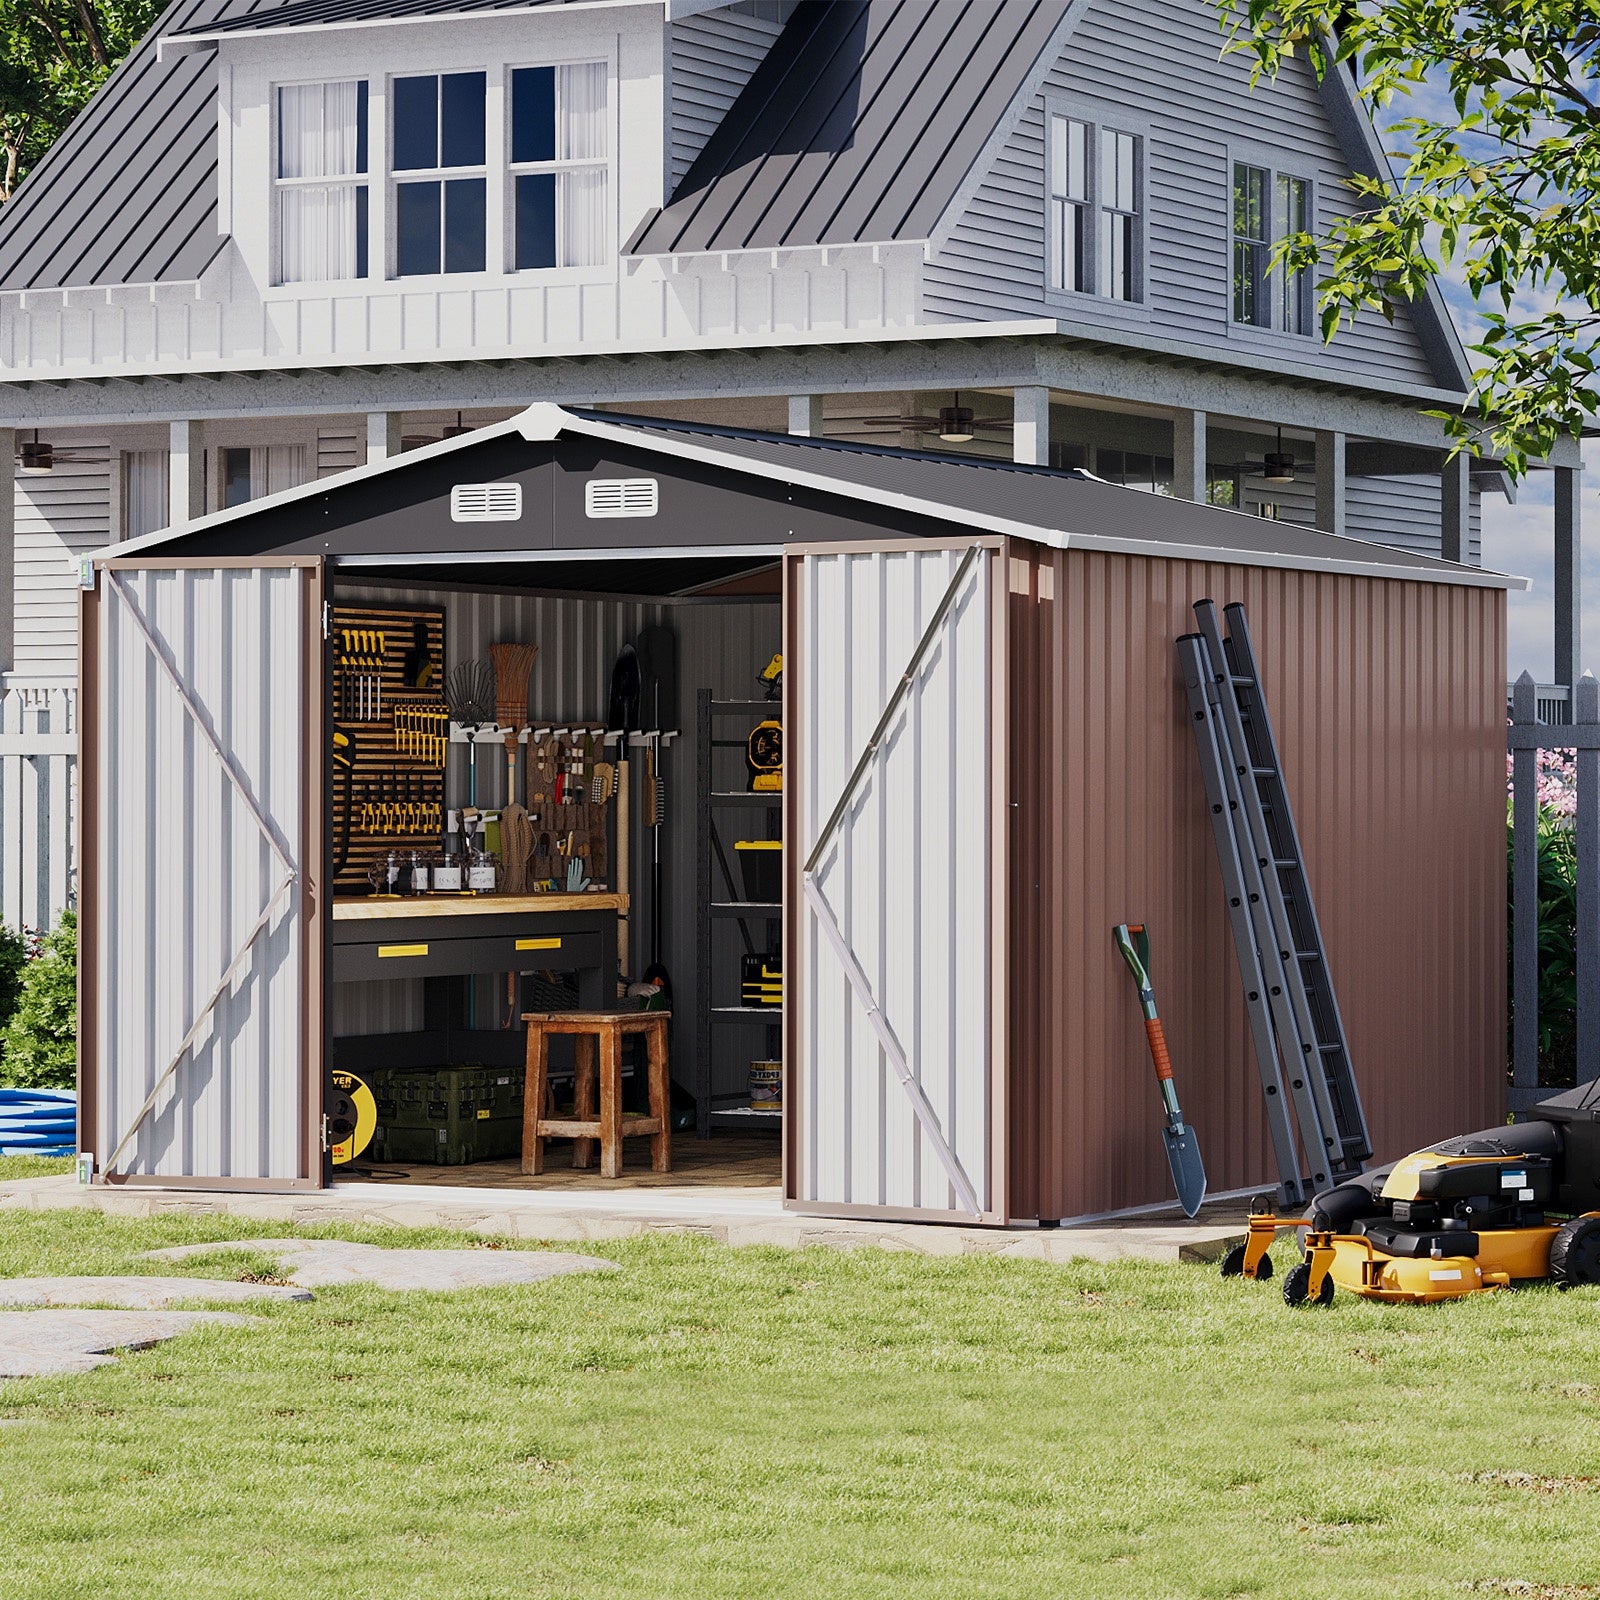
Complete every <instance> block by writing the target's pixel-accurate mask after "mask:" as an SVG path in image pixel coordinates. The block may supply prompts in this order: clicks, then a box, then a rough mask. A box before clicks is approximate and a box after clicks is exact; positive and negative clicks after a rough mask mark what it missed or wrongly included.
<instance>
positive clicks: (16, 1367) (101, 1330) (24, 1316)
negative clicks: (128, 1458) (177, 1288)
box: [0, 1311, 250, 1378]
mask: <svg viewBox="0 0 1600 1600" xmlns="http://www.w3.org/2000/svg"><path fill="white" fill-rule="evenodd" d="M249 1321H250V1319H249V1318H248V1317H241V1316H239V1315H238V1314H237V1313H236V1312H232V1311H8V1312H5V1313H4V1314H3V1315H0V1378H40V1377H48V1376H52V1375H54V1374H56V1373H63V1372H92V1371H93V1370H94V1369H95V1368H96V1367H103V1366H106V1365H107V1364H108V1363H109V1362H111V1361H112V1360H113V1359H114V1358H113V1356H112V1354H111V1352H112V1351H113V1350H146V1349H148V1348H149V1347H150V1346H151V1345H153V1344H159V1343H160V1342H161V1341H162V1340H163V1339H175V1338H177V1336H178V1335H179V1334H180V1333H187V1332H189V1330H190V1329H192V1328H197V1327H200V1326H202V1325H203V1324H205V1323H224V1324H231V1325H233V1326H235V1327H241V1328H242V1327H245V1326H247V1325H248V1323H249Z"/></svg>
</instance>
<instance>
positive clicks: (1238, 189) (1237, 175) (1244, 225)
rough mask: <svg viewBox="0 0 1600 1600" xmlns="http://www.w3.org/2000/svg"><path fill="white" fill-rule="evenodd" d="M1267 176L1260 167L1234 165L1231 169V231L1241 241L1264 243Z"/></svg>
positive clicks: (1241, 163) (1265, 235)
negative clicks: (1252, 240)
mask: <svg viewBox="0 0 1600 1600" xmlns="http://www.w3.org/2000/svg"><path fill="white" fill-rule="evenodd" d="M1266 191H1267V175H1266V173H1265V172H1264V171H1263V170H1262V169H1261V168H1260V167H1247V166H1245V165H1244V163H1243V162H1239V163H1236V164H1235V166H1234V169H1233V231H1234V232H1235V233H1236V234H1238V235H1239V237H1240V238H1242V239H1256V240H1259V241H1260V242H1261V243H1263V244H1264V243H1266V238H1267V207H1266Z"/></svg>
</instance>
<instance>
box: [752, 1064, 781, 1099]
mask: <svg viewBox="0 0 1600 1600" xmlns="http://www.w3.org/2000/svg"><path fill="white" fill-rule="evenodd" d="M750 1109H751V1110H752V1111H781V1110H782V1109H783V1063H782V1062H781V1061H752V1062H751V1063H750Z"/></svg>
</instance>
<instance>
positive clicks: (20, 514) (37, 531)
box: [11, 438, 115, 681]
mask: <svg viewBox="0 0 1600 1600" xmlns="http://www.w3.org/2000/svg"><path fill="white" fill-rule="evenodd" d="M72 443H73V458H72V459H71V460H58V461H57V462H56V467H55V471H53V472H51V473H49V474H47V475H42V476H38V477H32V476H29V477H21V476H19V477H18V478H17V479H16V497H17V499H16V508H17V509H16V517H17V533H16V552H17V576H16V600H15V612H14V616H15V621H16V646H15V651H14V657H15V661H14V665H13V667H12V669H11V670H12V671H13V672H15V673H16V675H17V676H18V677H19V678H49V679H52V680H57V681H59V680H60V679H63V678H65V679H72V678H75V677H76V676H77V673H78V574H77V562H78V557H79V556H81V555H88V554H91V553H92V552H94V551H97V550H100V549H102V548H103V547H104V546H105V544H106V543H107V541H108V540H109V539H110V537H111V533H110V529H111V492H112V484H111V473H112V465H113V462H114V460H115V456H114V453H113V452H112V450H111V448H110V446H109V445H108V444H107V442H106V440H105V439H104V438H101V439H74V440H73V441H72Z"/></svg>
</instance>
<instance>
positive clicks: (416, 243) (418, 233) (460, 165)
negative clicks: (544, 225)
mask: <svg viewBox="0 0 1600 1600" xmlns="http://www.w3.org/2000/svg"><path fill="white" fill-rule="evenodd" d="M486 81H487V80H486V77H485V74H483V73H481V72H445V73H430V74H428V75H427V76H425V77H415V78H396V79H395V80H394V82H393V93H392V96H391V98H392V101H393V121H392V128H393V132H392V134H391V151H392V155H391V162H390V164H391V167H392V169H393V171H394V173H395V174H396V182H395V186H394V217H395V221H394V234H395V252H394V253H395V275H396V276H397V277H401V278H409V277H417V276H422V275H429V274H434V273H440V272H482V271H483V270H484V266H485V262H486V246H487V237H486V233H485V198H486V195H487V192H488V166H487V149H486V139H485V126H486V122H485V110H486V107H485V89H486ZM401 174H404V176H403V177H401V176H400V175H401Z"/></svg>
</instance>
